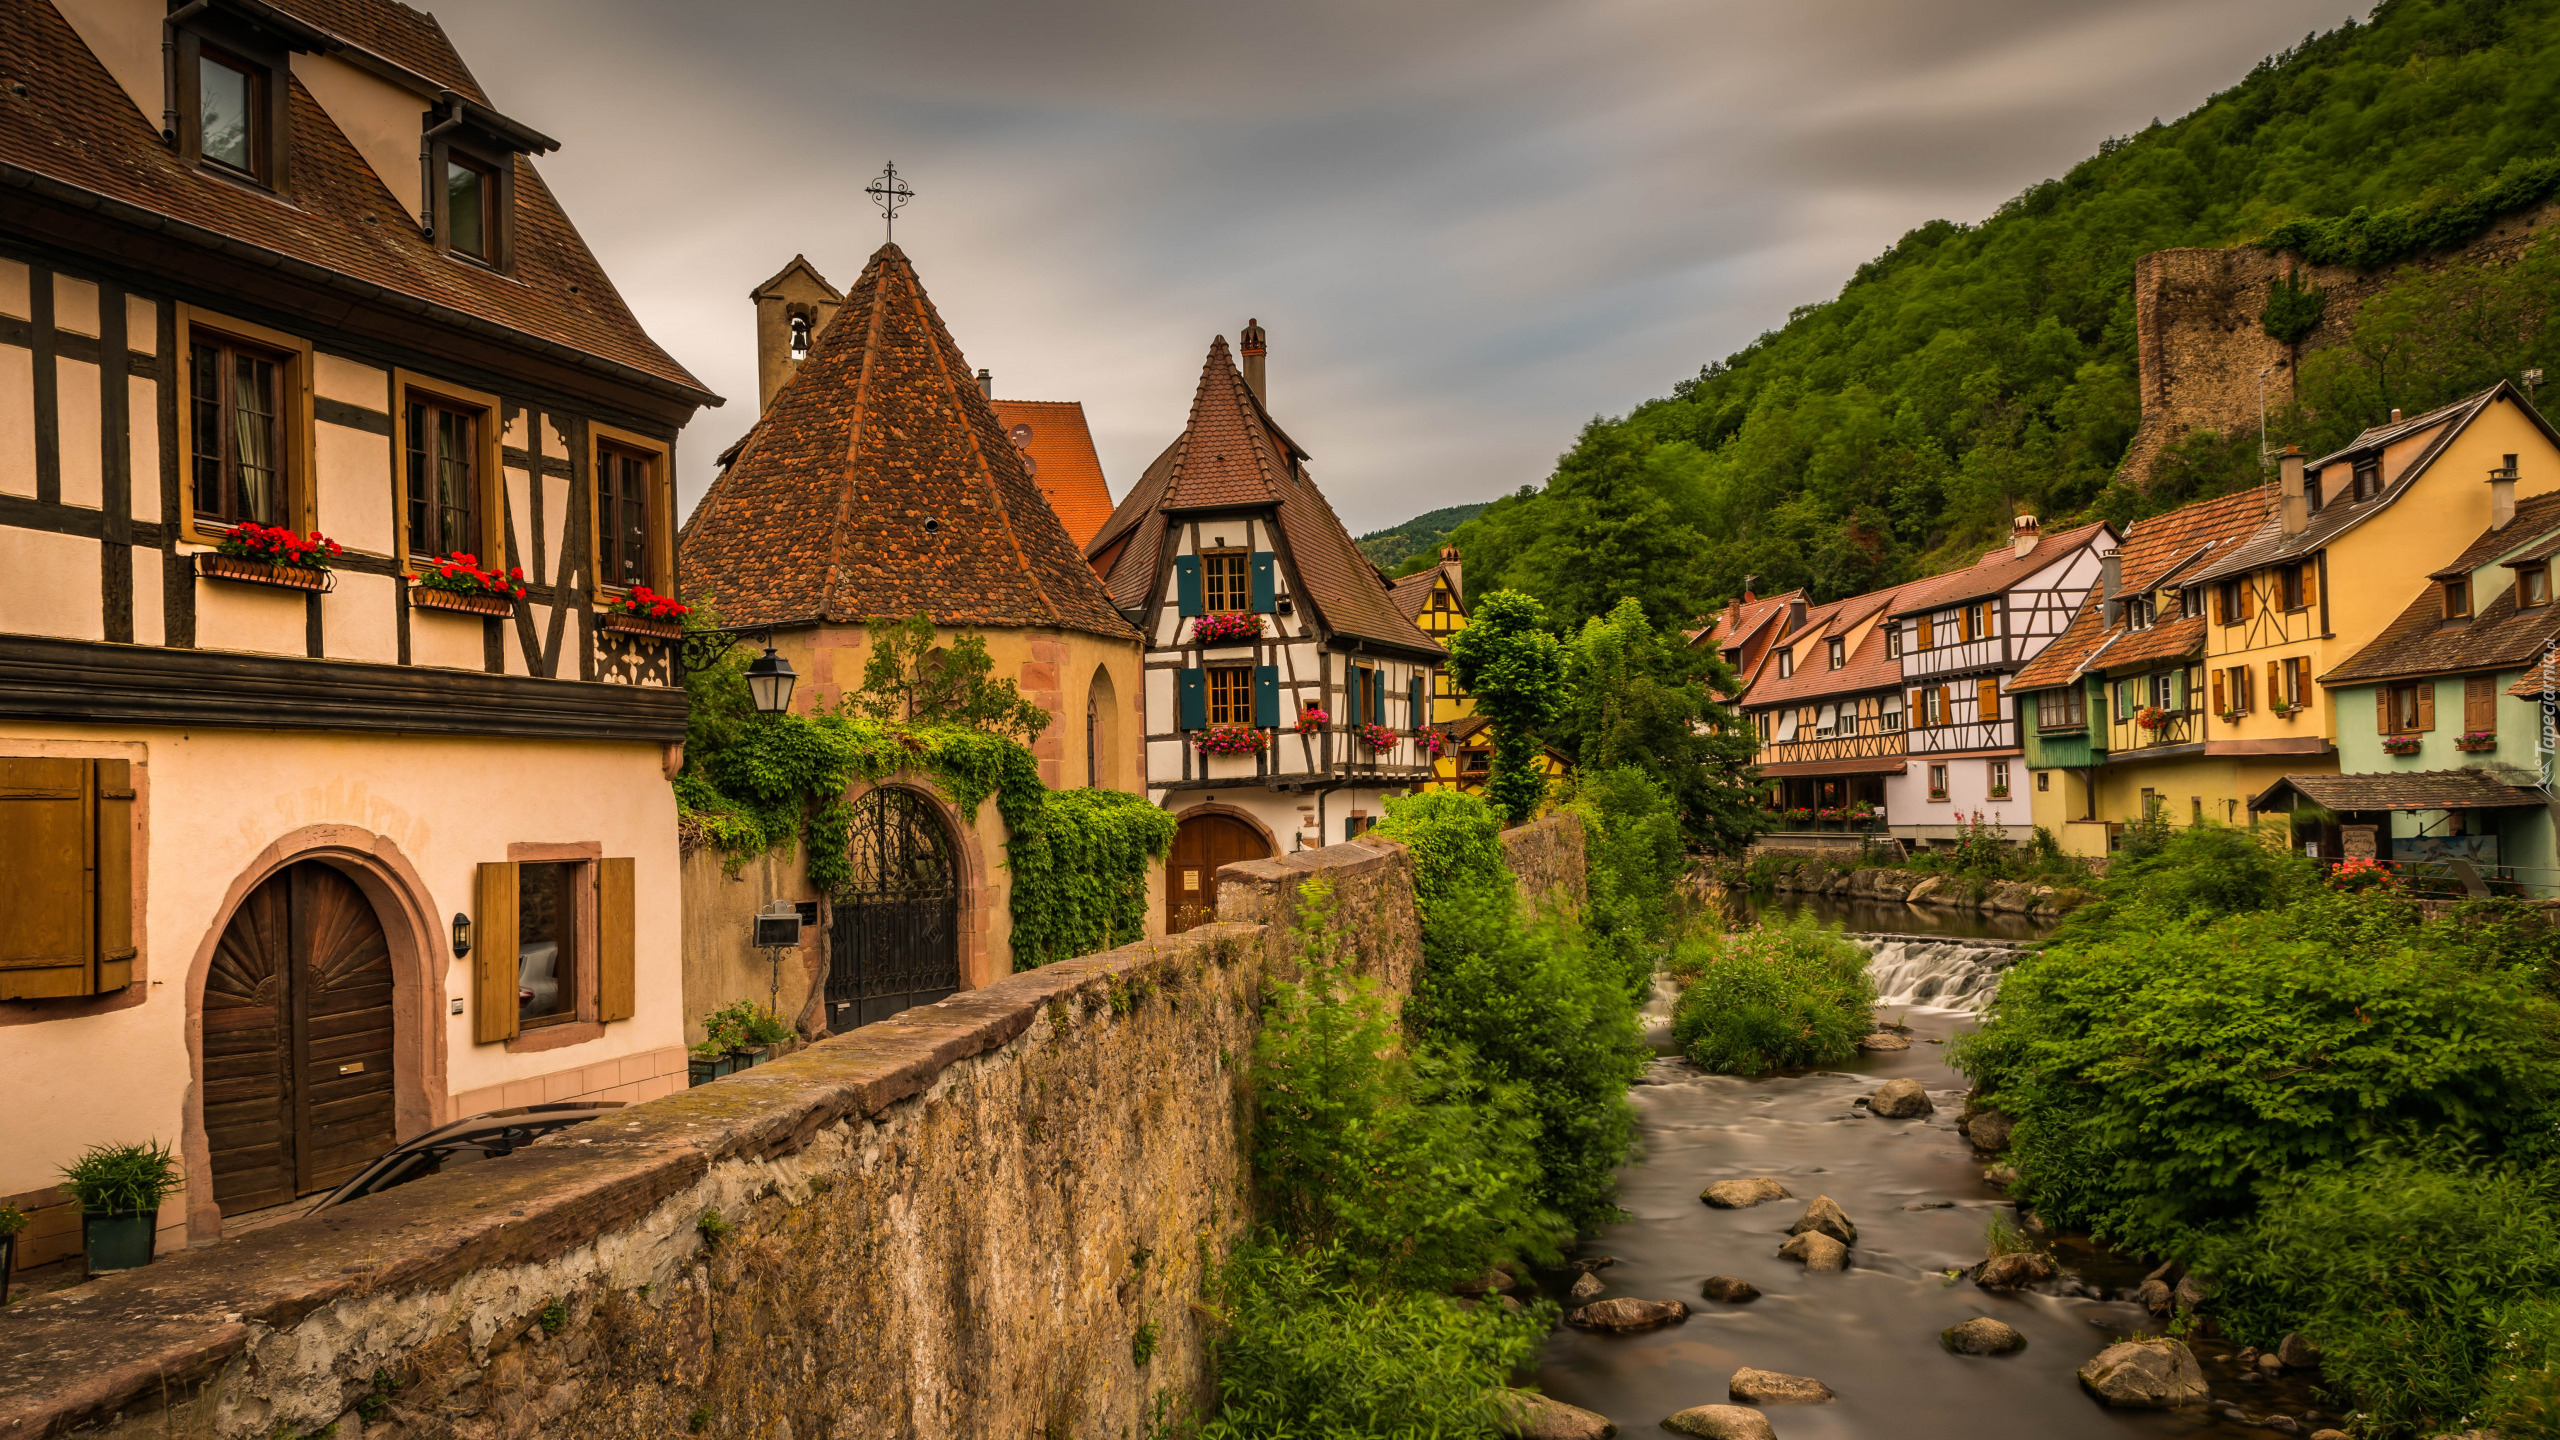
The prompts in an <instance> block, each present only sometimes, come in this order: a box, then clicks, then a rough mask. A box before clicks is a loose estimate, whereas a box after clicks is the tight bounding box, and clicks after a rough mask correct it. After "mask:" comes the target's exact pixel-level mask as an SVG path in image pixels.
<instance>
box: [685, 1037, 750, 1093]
mask: <svg viewBox="0 0 2560 1440" xmlns="http://www.w3.org/2000/svg"><path fill="white" fill-rule="evenodd" d="M737 1068H738V1062H737V1059H736V1058H735V1057H734V1056H732V1055H730V1053H729V1047H728V1046H726V1045H723V1044H721V1043H720V1042H719V1041H717V1040H705V1041H703V1042H702V1043H701V1044H699V1045H694V1046H690V1047H688V1048H687V1049H686V1051H685V1062H684V1069H685V1083H686V1084H687V1085H688V1086H693V1085H707V1084H709V1083H711V1082H712V1081H714V1080H717V1079H720V1078H721V1077H722V1076H725V1075H729V1074H732V1073H734V1072H735V1071H736V1070H737Z"/></svg>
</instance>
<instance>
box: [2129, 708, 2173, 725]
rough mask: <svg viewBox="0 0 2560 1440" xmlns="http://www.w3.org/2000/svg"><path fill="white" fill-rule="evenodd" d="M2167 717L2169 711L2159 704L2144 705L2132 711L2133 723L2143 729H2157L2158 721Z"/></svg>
mask: <svg viewBox="0 0 2560 1440" xmlns="http://www.w3.org/2000/svg"><path fill="white" fill-rule="evenodd" d="M2168 718H2169V712H2168V711H2167V710H2165V709H2163V708H2161V707H2160V706H2157V705H2145V706H2143V707H2142V708H2141V709H2140V710H2137V711H2135V712H2134V714H2133V723H2134V724H2136V725H2139V726H2141V727H2142V728H2143V729H2145V730H2157V729H2159V728H2160V722H2161V721H2163V720H2166V719H2168Z"/></svg>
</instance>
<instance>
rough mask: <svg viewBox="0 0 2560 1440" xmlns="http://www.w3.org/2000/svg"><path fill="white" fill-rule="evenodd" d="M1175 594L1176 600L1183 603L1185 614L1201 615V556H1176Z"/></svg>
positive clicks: (1174, 560) (1174, 564)
mask: <svg viewBox="0 0 2560 1440" xmlns="http://www.w3.org/2000/svg"><path fill="white" fill-rule="evenodd" d="M1173 593H1174V598H1175V599H1177V600H1178V601H1180V602H1181V606H1182V613H1183V614H1185V615H1197V614H1199V613H1201V611H1200V557H1199V556H1197V555H1176V556H1174V557H1173Z"/></svg>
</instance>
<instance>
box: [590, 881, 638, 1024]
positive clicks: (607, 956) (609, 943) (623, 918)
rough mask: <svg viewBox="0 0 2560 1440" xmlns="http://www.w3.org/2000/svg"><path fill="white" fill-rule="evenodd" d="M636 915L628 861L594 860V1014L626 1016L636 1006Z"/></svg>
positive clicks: (603, 1017)
mask: <svg viewBox="0 0 2560 1440" xmlns="http://www.w3.org/2000/svg"><path fill="white" fill-rule="evenodd" d="M639 936H640V930H639V915H638V911H637V899H636V896H635V894H634V891H633V880H632V862H631V861H630V859H628V858H623V859H612V858H607V859H603V860H599V861H597V862H596V1018H597V1019H599V1020H628V1019H630V1018H631V1015H632V1012H633V1011H634V1010H636V1009H638V1008H639V1003H640V979H639V967H638V954H637V952H638V949H639Z"/></svg>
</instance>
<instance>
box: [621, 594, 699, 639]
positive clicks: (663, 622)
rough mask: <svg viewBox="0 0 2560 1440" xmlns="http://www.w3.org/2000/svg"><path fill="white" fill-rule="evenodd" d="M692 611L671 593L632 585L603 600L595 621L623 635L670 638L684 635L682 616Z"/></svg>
mask: <svg viewBox="0 0 2560 1440" xmlns="http://www.w3.org/2000/svg"><path fill="white" fill-rule="evenodd" d="M692 613H693V607H692V606H690V605H686V604H682V603H680V602H678V601H677V600H676V599H675V597H673V596H670V595H661V594H659V593H658V592H657V591H655V590H652V589H650V588H649V587H648V586H646V585H634V586H632V587H631V588H630V589H628V590H625V591H623V592H622V593H621V594H619V595H616V596H613V597H612V598H611V599H608V600H607V601H605V609H604V616H603V618H602V620H601V621H600V622H599V623H601V624H602V625H603V626H604V628H605V629H607V630H612V631H615V632H617V633H620V634H624V635H638V636H641V637H643V638H646V639H650V640H673V639H676V638H677V637H679V636H681V635H683V634H684V617H685V616H687V615H690V614H692Z"/></svg>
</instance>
